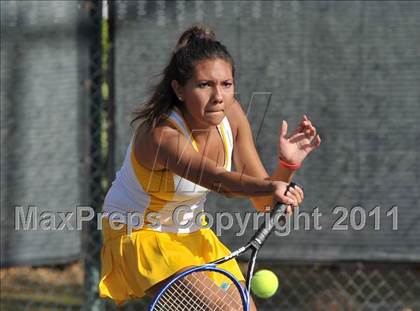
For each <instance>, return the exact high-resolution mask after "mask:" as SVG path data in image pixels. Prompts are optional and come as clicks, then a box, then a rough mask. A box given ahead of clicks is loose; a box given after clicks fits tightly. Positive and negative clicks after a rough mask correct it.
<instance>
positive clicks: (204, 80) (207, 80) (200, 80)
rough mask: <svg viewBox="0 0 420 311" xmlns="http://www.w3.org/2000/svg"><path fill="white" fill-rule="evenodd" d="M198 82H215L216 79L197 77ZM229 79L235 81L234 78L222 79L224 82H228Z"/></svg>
mask: <svg viewBox="0 0 420 311" xmlns="http://www.w3.org/2000/svg"><path fill="white" fill-rule="evenodd" d="M197 81H198V82H214V80H211V79H197ZM228 81H233V78H232V79H226V80H222V82H228Z"/></svg>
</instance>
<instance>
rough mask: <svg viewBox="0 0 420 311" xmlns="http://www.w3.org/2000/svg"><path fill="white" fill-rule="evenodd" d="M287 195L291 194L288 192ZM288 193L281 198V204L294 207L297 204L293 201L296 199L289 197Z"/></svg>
mask: <svg viewBox="0 0 420 311" xmlns="http://www.w3.org/2000/svg"><path fill="white" fill-rule="evenodd" d="M287 193H289V192H287ZM287 193H286V194H285V195H283V196H281V202H283V204H287V205H294V204H295V201H294V200H293V199H294V198H292V197H289V195H288V194H287Z"/></svg>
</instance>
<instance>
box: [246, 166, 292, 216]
mask: <svg viewBox="0 0 420 311" xmlns="http://www.w3.org/2000/svg"><path fill="white" fill-rule="evenodd" d="M294 174H295V171H294V170H291V169H289V168H286V167H284V166H281V165H280V162H279V163H278V165H277V167H276V169H275V171H274V173H273V174H272V175H271V176H270V177H268V178H267V180H274V181H284V182H287V183H290V182H291V181H292V179H293V176H294ZM250 199H251V202H252V204H253V205H254V208H255V209H256V210H258V211H264V210H265V208H266V207H267V206H271V205H272V203H273V202H272V200H273V198H272V196H270V195H267V196H255V197H252V198H250Z"/></svg>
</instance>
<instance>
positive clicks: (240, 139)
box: [228, 100, 269, 179]
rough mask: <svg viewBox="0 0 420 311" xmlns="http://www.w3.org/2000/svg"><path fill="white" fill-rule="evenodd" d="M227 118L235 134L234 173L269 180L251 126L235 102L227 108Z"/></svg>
mask: <svg viewBox="0 0 420 311" xmlns="http://www.w3.org/2000/svg"><path fill="white" fill-rule="evenodd" d="M228 118H229V122H230V123H231V124H232V125H233V126H232V127H233V128H234V129H235V132H236V135H234V137H235V138H234V143H233V163H234V165H235V168H236V171H237V172H239V173H242V174H245V175H249V176H254V177H260V178H264V179H267V178H269V175H268V173H267V171H266V169H265V168H264V166H263V164H262V162H261V159H260V156H259V155H258V152H257V149H256V147H255V143H254V139H253V137H252V131H251V126H250V125H249V122H248V119H247V117H246V115H245V113H244V111H243V110H242V107H241V105H240V104H239V103H238V102H237V101H236V100H235V101H234V103H233V104H232V105H231V106H230V108H229V113H228Z"/></svg>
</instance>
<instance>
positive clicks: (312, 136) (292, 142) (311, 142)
mask: <svg viewBox="0 0 420 311" xmlns="http://www.w3.org/2000/svg"><path fill="white" fill-rule="evenodd" d="M287 127H288V126H287V122H286V121H283V124H282V126H281V129H280V142H279V145H278V155H279V157H280V158H281V159H283V160H284V161H286V162H289V163H302V162H303V160H304V159H305V158H306V157H307V156H308V155H309V154H310V153H311V152H312V151H313V150H314V149H316V148H318V147H319V145H320V144H321V137H319V135H318V134H317V133H316V128H315V127H314V126H313V125H312V122H311V121H310V120H309V119H308V117H307V116H306V115H303V117H302V120H301V122H300V124H299V127H298V128H296V129H295V130H294V131H293V133H292V134H291V135H290V136H289V137H288V136H287Z"/></svg>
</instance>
